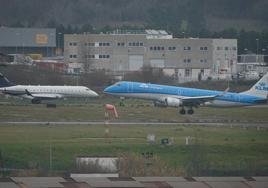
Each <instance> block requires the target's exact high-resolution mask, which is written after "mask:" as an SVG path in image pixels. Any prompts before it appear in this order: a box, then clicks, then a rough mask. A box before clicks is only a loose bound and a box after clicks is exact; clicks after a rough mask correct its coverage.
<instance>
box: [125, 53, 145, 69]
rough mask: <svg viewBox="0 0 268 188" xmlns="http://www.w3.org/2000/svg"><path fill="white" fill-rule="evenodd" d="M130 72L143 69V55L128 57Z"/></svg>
mask: <svg viewBox="0 0 268 188" xmlns="http://www.w3.org/2000/svg"><path fill="white" fill-rule="evenodd" d="M128 62H129V71H137V70H140V69H141V68H142V67H143V55H130V56H128Z"/></svg>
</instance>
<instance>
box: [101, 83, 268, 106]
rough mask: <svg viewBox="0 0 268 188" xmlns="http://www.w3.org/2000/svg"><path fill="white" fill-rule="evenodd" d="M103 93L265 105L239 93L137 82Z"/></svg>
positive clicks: (112, 87) (116, 86) (255, 98)
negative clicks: (201, 98) (201, 97)
mask: <svg viewBox="0 0 268 188" xmlns="http://www.w3.org/2000/svg"><path fill="white" fill-rule="evenodd" d="M104 92H106V93H108V94H112V95H117V96H122V97H131V98H139V99H147V100H153V101H158V100H159V99H162V98H165V97H172V98H178V99H180V98H184V97H199V96H213V95H215V96H217V95H219V96H217V97H215V100H212V101H208V102H205V103H204V104H203V105H205V106H213V107H235V106H249V105H257V104H262V103H266V101H267V100H266V98H263V97H257V96H250V95H246V94H241V93H232V92H226V93H224V95H222V96H220V95H221V94H222V93H223V92H222V91H215V90H205V89H194V88H185V87H176V86H166V85H158V84H149V83H139V82H119V83H118V85H116V84H115V85H113V86H110V87H108V88H107V89H105V90H104Z"/></svg>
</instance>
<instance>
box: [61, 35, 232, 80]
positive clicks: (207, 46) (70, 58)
mask: <svg viewBox="0 0 268 188" xmlns="http://www.w3.org/2000/svg"><path fill="white" fill-rule="evenodd" d="M64 60H65V62H66V63H77V64H83V70H82V71H86V72H87V71H92V70H96V69H105V70H107V71H111V72H115V73H118V74H120V73H125V72H129V71H138V70H140V69H141V68H142V67H144V66H151V67H153V68H156V69H161V70H163V72H164V73H166V74H168V75H170V76H173V77H174V78H176V79H177V80H178V81H179V82H185V81H192V80H198V79H200V78H201V79H207V78H209V77H211V78H215V79H227V78H231V77H232V75H236V73H237V68H236V65H237V40H236V39H201V38H173V36H172V35H170V34H168V33H167V32H166V31H163V30H145V31H124V32H122V31H114V32H113V33H106V34H103V33H101V34H88V33H84V34H68V35H64Z"/></svg>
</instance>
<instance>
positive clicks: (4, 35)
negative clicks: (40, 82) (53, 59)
mask: <svg viewBox="0 0 268 188" xmlns="http://www.w3.org/2000/svg"><path fill="white" fill-rule="evenodd" d="M55 50H56V29H50V28H9V27H0V52H1V53H3V54H42V56H44V57H48V56H54V55H55Z"/></svg>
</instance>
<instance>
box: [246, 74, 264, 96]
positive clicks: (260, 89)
mask: <svg viewBox="0 0 268 188" xmlns="http://www.w3.org/2000/svg"><path fill="white" fill-rule="evenodd" d="M242 93H243V94H247V95H253V96H258V97H264V98H267V96H268V72H267V73H266V74H265V75H264V76H263V77H262V78H261V79H260V80H259V81H258V82H257V83H256V84H255V85H254V86H253V87H252V88H250V89H249V90H247V91H244V92H242Z"/></svg>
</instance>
